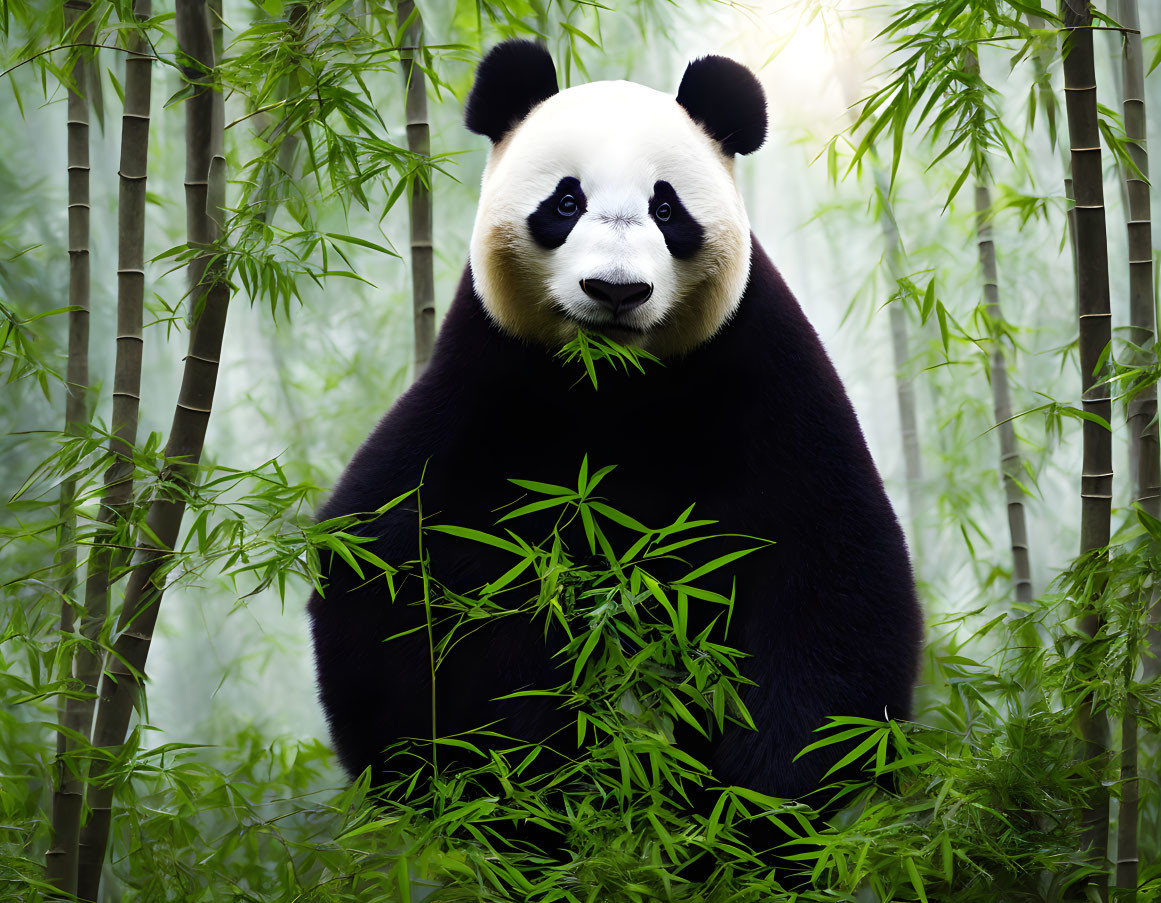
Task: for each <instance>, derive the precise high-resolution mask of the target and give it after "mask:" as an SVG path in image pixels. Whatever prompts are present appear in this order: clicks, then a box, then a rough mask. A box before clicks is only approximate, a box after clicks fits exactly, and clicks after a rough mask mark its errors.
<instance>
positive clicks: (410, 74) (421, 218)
mask: <svg viewBox="0 0 1161 903" xmlns="http://www.w3.org/2000/svg"><path fill="white" fill-rule="evenodd" d="M395 17H396V20H397V23H398V25H399V27H400V28H401V29H403V27H404V25H406V29H404V33H403V34H402V35H401V38H402V45H403V46H402V47H401V49H400V52H399V56H400V60H401V61H402V64H403V84H404V89H405V91H406V93H407V97H406V110H405V115H406V121H407V149H408V150H409V151H411V153H413V154H420V155H422V156H424V157H429V156H430V155H431V135H430V129H429V127H428V119H427V78H426V76H425V75H424V74H423V70H422V69H421V68H419V66H417V65H415V57H416V55H417V54H419V53H422V50H421V49H420V48H421V47H422V44H423V19H422V18H421V17H420V15H419V10H418V9H416V7H415V2H414V0H399V4H398V6H397V7H396V9H395ZM429 172H430V171H429ZM429 177H430V176H429ZM431 220H432V203H431V188H430V186H428V185H426V184H424V180H423V179H422V178H420V177H419V176H418V175H417V176H416V177H415V179H414V181H412V183H411V298H412V308H413V313H414V318H415V377H416V379H418V378H419V377H420V375H421V374H422V373H423V371H424V370H425V369H426V368H427V362H428V361H429V360H430V359H431V350H432V348H433V347H434V346H435V270H434V266H433V256H434V249H433V245H432V229H431Z"/></svg>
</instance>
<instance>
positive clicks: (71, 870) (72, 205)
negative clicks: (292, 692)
mask: <svg viewBox="0 0 1161 903" xmlns="http://www.w3.org/2000/svg"><path fill="white" fill-rule="evenodd" d="M88 8H89V3H88V2H87V0H65V3H64V12H65V22H66V30H67V31H70V32H71V31H72V28H73V26H74V25H75V24H76V22H77V19H78V18H80V16H81V15H82V14H83V13H84V12H86V11H87V10H88ZM84 35H85V39H86V40H88V41H91V40H92V34H91V30H90V29H85V31H84ZM86 71H87V70H86V67H84V66H83V65H81V63H80V61H79V60H77V61H76V62H75V63H74V65H73V67H72V72H71V73H70V76H71V79H72V81H73V83H74V87H73V88H70V89H69V92H68V106H67V108H66V113H65V115H66V117H67V123H68V126H67V130H68V163H67V165H68V220H69V225H68V230H69V235H68V240H69V306H70V307H72V308H73V310H71V311H69V319H68V324H69V326H68V331H69V346H68V367H67V390H66V395H65V433H66V434H68V435H70V436H75V435H77V434H78V433H79V431H80V428H81V427H82V426H83V425H84V424H85V423H86V422H87V421H88V415H87V411H86V407H87V406H86V403H85V396H86V393H87V391H88V387H89V310H90V299H89V104H88V98H87V97H86V94H87V93H88V91H87V86H86V84H85V73H86ZM76 495H77V484H76V481H75V480H72V479H69V480H65V481H64V482H63V483H62V484H61V490H60V532H59V539H58V543H59V545H58V548H59V553H58V554H59V588H58V589H59V593H60V599H61V606H60V635H61V643H62V644H64V645H65V647H66V652H65V655H64V656H63V660H64V663H65V669H66V672H67V674H68V676H69V677H72V675H73V657H74V653H73V651H72V650H73V641H72V638H71V635H72V633H73V632H74V630H75V627H76V625H75V618H74V614H73V593H74V590H75V588H76V572H77V544H76V512H75V510H74V508H75V504H76ZM80 718H81V712H80V710H79V709H78V708H77V707H76V706H75V705H74V704H73V700H70V699H66V698H65V697H63V696H62V697H58V702H57V721H58V723H59V724H60V730H58V731H57V738H56V763H55V775H54V788H53V794H52V831H53V837H52V843H51V844H50V845H49V848H48V851H47V852H46V854H45V879H46V880H47V881H48V883H49V884H51V885H52V886H53V887H55V888H56V889H57V890H59V891H61V892H63V893H66V894H75V893H76V889H77V858H76V857H77V840H78V832H79V828H80V823H81V809H82V806H83V803H84V782H83V780H82V778H81V775H80V772H79V771H78V764H77V761H76V760H75V757H73V758H70V756H69V754H70V753H71V752H72V751H73V750H74V749H75V746H76V744H75V742H74V741H73V736H75V735H76V734H85V735H87V734H88V727H89V726H88V724H86V723H84V722H83V721H81V720H80Z"/></svg>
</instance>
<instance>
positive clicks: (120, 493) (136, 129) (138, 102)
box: [75, 0, 152, 900]
mask: <svg viewBox="0 0 1161 903" xmlns="http://www.w3.org/2000/svg"><path fill="white" fill-rule="evenodd" d="M133 13H134V16H135V17H136V18H137V20H138V22H139V23H144V22H145V20H147V19H148V18H149V17H150V15H151V14H152V10H151V0H137V3H136V4H135V6H134V10H133ZM126 49H127V51H128V54H127V56H126V58H125V81H124V92H125V108H124V113H123V115H122V119H121V166H120V173H119V175H120V193H119V194H120V196H119V198H118V206H117V216H118V224H117V232H118V255H117V340H116V343H117V352H116V360H115V364H114V372H113V423H112V434H111V436H110V439H109V454H110V456H111V457H112V459H113V463H112V464H111V465H110V466H109V468H108V470H107V471H106V472H105V483H104V489H103V492H102V497H101V507H100V510H99V512H98V515H97V520H98V528H97V534H96V536H95V537H94V543H93V548H92V551H91V553H90V556H89V572H88V577H87V580H86V584H85V619H84V623H83V625H82V630H81V632H82V634H83V635H84V637H85V640H86V646H85V647H84V648H83V649H82V651H81V653H80V655H79V656H78V660H77V677H78V678H79V679H80V681H81V682H82V683H83V685H84V689H85V692H86V694H91V695H89V696H88V697H87V698H84V699H80V700H76V701H75V704H76V705H77V706H78V707H80V709H81V714H80V717H79V721H80V722H81V723H82V724H84V726H85V734H86V736H87V735H88V734H89V730H90V728H91V726H92V721H93V709H94V702H95V700H96V694H97V682H98V680H99V679H100V675H101V662H102V654H101V652H100V648H99V646H98V639H99V638H100V635H101V633H102V631H103V629H104V626H105V620H106V618H107V615H108V610H109V585H110V582H111V580H112V579H114V578H115V576H116V574H117V573H118V572H119V571H120V569H121V568H122V567H123V566H124V565H125V564H126V563H127V562H126V559H127V557H128V556H127V555H126V554H125V553H124V552H123V551H121V549H119V548H118V547H117V545H116V544H115V543H114V536H115V533H116V531H117V525H118V524H119V523H124V522H125V520H126V518H127V516H128V514H129V509H130V508H131V507H132V496H133V476H134V470H133V450H134V448H135V447H136V444H137V422H138V412H139V408H140V399H141V351H142V342H143V339H142V311H143V308H144V298H145V185H146V168H147V162H148V151H149V102H150V95H151V91H152V85H151V81H152V78H151V76H152V55H151V53H150V48H149V45H148V42H147V41H146V38H145V35H144V34H143V33H142V32H140V31H132V32H130V34H129V38H128V40H127V47H126ZM101 864H102V863H100V862H98V863H96V864H95V866H94V864H93V863H91V862H90V861H88V859H87V858H86V859H85V860H84V861H81V862H80V867H79V878H78V884H77V890H78V894H79V896H80V897H81V899H85V900H90V899H96V894H97V888H98V884H99V881H100V869H101Z"/></svg>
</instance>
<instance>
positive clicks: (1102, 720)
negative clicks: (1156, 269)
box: [1061, 0, 1113, 900]
mask: <svg viewBox="0 0 1161 903" xmlns="http://www.w3.org/2000/svg"><path fill="white" fill-rule="evenodd" d="M1061 9H1062V13H1063V19H1064V25H1065V37H1064V42H1063V52H1064V91H1065V101H1066V110H1067V114H1068V134H1069V147H1070V149H1071V153H1072V175H1073V188H1074V190H1075V192H1076V206H1075V212H1076V232H1075V234H1076V262H1077V285H1076V291H1077V312H1078V319H1079V332H1080V370H1081V374H1080V375H1081V386H1082V390H1083V391H1082V395H1081V399H1082V403H1083V406H1084V410H1085V412H1087V413H1090V414H1096V415H1097V416H1098V417H1100V418H1102V419H1103V420H1104V421H1105V422H1106V423H1109V422H1111V415H1112V403H1111V401H1110V399H1109V389H1108V385H1107V383H1104V382H1103V381H1102V380H1100V379H1098V378H1097V377H1098V374H1097V372H1096V371H1097V368H1098V365H1099V364H1100V362H1101V358H1102V355H1104V354H1105V352H1106V350H1107V349H1108V347H1109V341H1110V339H1111V325H1112V312H1111V310H1110V306H1109V261H1108V246H1107V243H1106V235H1105V204H1104V187H1103V184H1102V172H1101V148H1100V133H1099V130H1098V125H1097V96H1096V67H1095V65H1094V61H1093V41H1092V28H1091V25H1092V14H1091V12H1090V11H1089V9H1088V7H1087V4H1086V5H1085V9H1084V11H1083V12H1077V11H1076V10H1075V9H1073V8H1072V6H1071V5H1070V3H1069V2H1068V0H1062V4H1061ZM1082 431H1083V432H1082V435H1083V440H1084V452H1083V465H1082V471H1081V490H1080V491H1081V515H1080V554H1081V555H1082V556H1083V557H1086V558H1089V559H1091V560H1092V561H1093V562H1094V563H1095V564H1096V566H1097V567H1098V569H1100V570H1106V571H1107V564H1108V544H1109V531H1110V516H1111V512H1112V490H1113V455H1112V436H1111V434H1110V433H1109V431H1108V429H1106V428H1105V427H1104V426H1102V425H1101V424H1099V423H1094V422H1092V421H1090V420H1085V421H1084V424H1083V426H1082ZM1105 579H1107V575H1106V576H1105V577H1104V578H1102V577H1101V576H1100V574H1099V573H1098V577H1097V579H1096V580H1095V581H1094V582H1095V584H1096V586H1097V589H1096V590H1095V591H1094V593H1093V601H1094V604H1097V605H1099V597H1100V594H1101V592H1102V590H1103V584H1104V582H1105ZM1103 626H1104V615H1103V613H1102V612H1100V611H1099V610H1096V609H1094V610H1093V611H1090V612H1089V613H1088V614H1086V615H1084V617H1083V618H1082V619H1081V622H1080V629H1081V630H1082V631H1083V632H1084V634H1085V635H1086V636H1089V637H1095V636H1096V635H1097V634H1098V632H1100V630H1101V629H1102V627H1103ZM1094 703H1095V701H1094V699H1093V697H1092V694H1091V693H1090V694H1087V695H1086V697H1085V698H1084V699H1083V700H1082V701H1081V705H1080V707H1079V710H1078V712H1077V718H1078V721H1079V723H1080V727H1081V731H1082V735H1083V736H1084V740H1085V747H1086V751H1085V755H1086V758H1088V759H1089V760H1090V761H1092V762H1094V763H1097V764H1098V767H1099V761H1100V759H1101V758H1102V757H1103V756H1104V755H1105V752H1106V751H1107V749H1108V746H1109V743H1108V717H1107V715H1106V713H1105V712H1103V711H1097V710H1096V708H1095V704H1094ZM1108 828H1109V796H1108V790H1107V787H1106V785H1105V783H1104V782H1102V781H1096V782H1094V784H1093V789H1092V796H1091V799H1090V800H1089V804H1088V808H1087V810H1086V812H1085V815H1084V843H1085V846H1086V847H1087V850H1088V855H1089V858H1090V859H1091V861H1092V862H1093V864H1094V865H1095V866H1096V867H1097V868H1099V869H1100V872H1098V874H1097V875H1094V876H1093V877H1091V878H1090V879H1089V881H1090V888H1094V889H1095V890H1096V892H1097V894H1098V896H1099V897H1100V899H1102V900H1107V899H1108V861H1107V859H1108ZM1101 876H1103V878H1102V877H1101Z"/></svg>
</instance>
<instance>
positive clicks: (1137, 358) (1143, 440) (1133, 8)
mask: <svg viewBox="0 0 1161 903" xmlns="http://www.w3.org/2000/svg"><path fill="white" fill-rule="evenodd" d="M1118 19H1119V20H1120V22H1121V24H1122V25H1123V26H1124V28H1125V35H1124V50H1123V55H1122V69H1123V72H1124V79H1123V84H1124V89H1123V90H1124V97H1123V109H1124V117H1125V136H1126V137H1127V138H1128V139H1129V141H1128V151H1129V156H1130V157H1131V158H1132V160H1133V163H1134V164H1135V165H1136V167H1137V169H1138V170H1140V174H1138V173H1136V172H1133V171H1132V170H1131V169H1129V168H1128V167H1126V168H1125V169H1124V179H1125V194H1126V196H1127V198H1128V208H1127V210H1126V224H1127V228H1128V233H1129V327H1130V328H1129V340H1130V341H1131V342H1132V343H1133V344H1134V345H1135V346H1137V347H1138V348H1140V349H1143V351H1142V352H1133V355H1132V360H1131V363H1133V364H1135V365H1137V366H1148V365H1150V364H1152V363H1153V362H1154V355H1153V354H1152V353H1151V351H1150V350H1149V349H1151V348H1152V346H1153V342H1154V336H1155V334H1156V322H1155V320H1156V317H1155V306H1154V305H1155V299H1154V297H1153V254H1152V249H1153V225H1152V219H1151V214H1150V209H1149V183H1148V181H1147V179H1148V176H1149V153H1148V147H1147V145H1146V141H1145V136H1146V113H1145V76H1144V68H1143V65H1142V47H1141V32H1140V27H1141V26H1140V14H1139V11H1138V6H1137V0H1121V10H1120V15H1119V16H1118ZM1128 408H1129V410H1128V415H1129V417H1128V419H1129V443H1130V444H1129V450H1130V454H1131V456H1132V457H1133V458H1134V459H1135V460H1136V461H1137V462H1138V473H1137V482H1136V485H1135V486H1134V490H1133V492H1134V498H1135V500H1136V501H1137V503H1138V504H1139V505H1140V506H1141V507H1142V508H1144V509H1145V511H1147V512H1148V513H1149V514H1151V515H1153V517H1158V518H1161V439H1159V437H1158V428H1157V419H1156V418H1157V386H1156V384H1152V385H1149V386H1148V387H1146V388H1145V389H1144V390H1142V391H1141V392H1140V393H1138V394H1137V396H1136V397H1135V398H1133V400H1132V401H1130V402H1129V406H1128ZM1153 617H1154V621H1155V624H1161V609H1158V608H1157V607H1154V610H1153ZM1149 641H1150V646H1151V647H1152V649H1153V651H1154V654H1155V656H1161V631H1159V630H1156V629H1155V630H1153V631H1151V633H1150V637H1149ZM1158 665H1159V661H1158V658H1156V657H1147V658H1146V677H1147V678H1151V677H1153V676H1155V675H1156V673H1157V668H1158Z"/></svg>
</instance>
